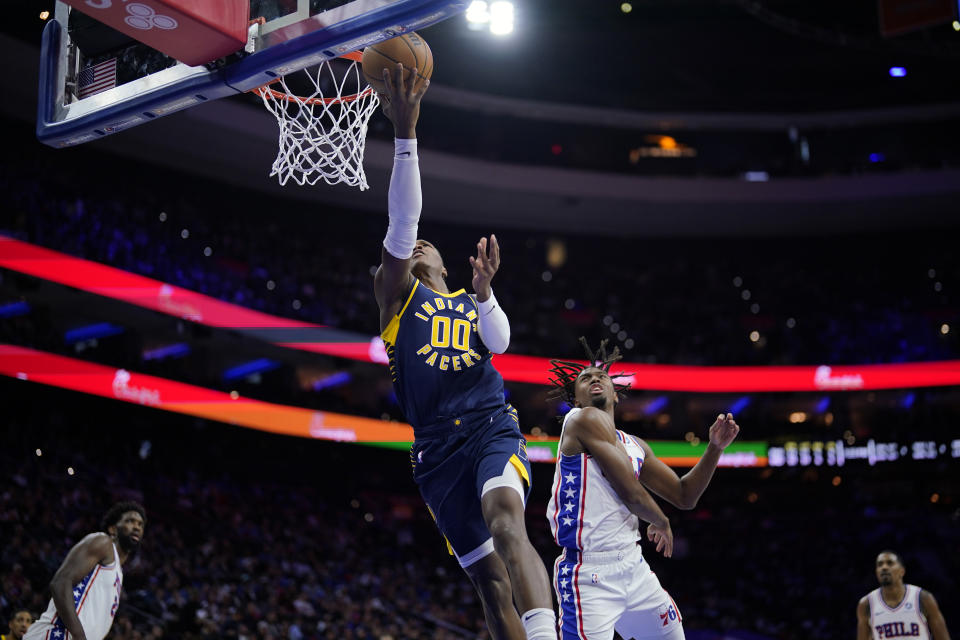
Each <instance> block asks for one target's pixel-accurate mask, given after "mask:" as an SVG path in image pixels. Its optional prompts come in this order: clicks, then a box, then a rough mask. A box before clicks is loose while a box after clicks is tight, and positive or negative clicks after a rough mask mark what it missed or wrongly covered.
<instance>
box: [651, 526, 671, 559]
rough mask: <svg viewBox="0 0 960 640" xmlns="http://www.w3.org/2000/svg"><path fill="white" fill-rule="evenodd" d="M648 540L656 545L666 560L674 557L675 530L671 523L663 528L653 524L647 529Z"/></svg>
mask: <svg viewBox="0 0 960 640" xmlns="http://www.w3.org/2000/svg"><path fill="white" fill-rule="evenodd" d="M647 540H650V541H651V542H655V543H656V545H657V551H660V552H662V553H663V557H664V558H669V557H671V556H673V530H672V529H671V528H670V523H669V522H667V523H666V524H664V525H663V526H658V525H655V524H651V525H650V526H649V527H647Z"/></svg>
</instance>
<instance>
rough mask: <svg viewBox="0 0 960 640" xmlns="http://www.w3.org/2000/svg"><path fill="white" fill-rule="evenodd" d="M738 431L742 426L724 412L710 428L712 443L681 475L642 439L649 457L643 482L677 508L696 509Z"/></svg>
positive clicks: (644, 465)
mask: <svg viewBox="0 0 960 640" xmlns="http://www.w3.org/2000/svg"><path fill="white" fill-rule="evenodd" d="M738 433H740V427H739V426H737V423H736V422H734V420H733V416H732V415H730V414H729V413H728V414H726V416H724V415H722V414H721V415H720V416H719V417H718V418H717V420H716V422H714V423H713V425H712V426H711V427H710V444H709V445H707V450H706V452H705V453H704V454H703V456H701V458H700V460H699V461H697V464H696V465H694V467H693V468H692V469H690V471H688V472H687V473H685V474H684V475H683V477H682V478H681V477H679V476H677V474H676V472H675V471H674V470H673V469H671V468H670V467H668V466H667V465H665V464H664V463H663V462H662V461H661V460H659V459H657V457H656V456H655V455H654V454H653V450H652V449H651V448H650V445H648V444H647V443H646V442H644V441H643V440H641V441H640V446H642V447H643V451H644V453H645V454H646V459H645V460H644V463H643V467H642V468H641V469H640V482H642V483H643V484H644V486H646V487H647V488H648V489H650V490H651V491H653V492H654V493H655V494H657V495H658V496H660V497H661V498H663V499H664V500H666V501H667V502H669V503H670V504H672V505H674V506H675V507H677V508H678V509H693V508H694V507H695V506H697V501H698V500H700V496H702V495H703V492H704V491H706V489H707V485H708V484H710V479H711V478H713V472H714V471H715V470H716V469H717V463H719V462H720V454H722V453H723V450H724V449H726V448H727V446H728V445H729V444H730V443H731V442H733V439H734V438H736V437H737V434H738Z"/></svg>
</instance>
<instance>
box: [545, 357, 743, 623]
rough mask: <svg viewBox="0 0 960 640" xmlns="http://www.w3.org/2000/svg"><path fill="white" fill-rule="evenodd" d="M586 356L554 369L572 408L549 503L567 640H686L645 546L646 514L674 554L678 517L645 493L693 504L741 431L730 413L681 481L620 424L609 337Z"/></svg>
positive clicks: (662, 545)
mask: <svg viewBox="0 0 960 640" xmlns="http://www.w3.org/2000/svg"><path fill="white" fill-rule="evenodd" d="M581 342H583V344H584V347H585V348H587V345H586V342H585V341H584V340H583V339H582V338H581ZM587 356H588V359H589V361H590V362H592V363H594V364H595V366H584V365H582V364H578V363H574V362H562V361H557V360H554V361H553V368H552V369H551V372H552V373H553V374H554V375H555V376H556V378H555V379H554V380H553V382H554V384H555V385H556V386H557V387H558V389H557V390H556V393H555V394H554V395H559V396H562V397H565V398H566V399H567V401H568V402H569V403H570V404H571V405H573V406H574V408H573V409H571V410H570V412H569V413H568V414H567V416H566V417H565V419H564V426H563V431H562V432H561V435H560V443H559V451H558V455H557V467H556V471H555V473H554V479H553V490H552V493H551V498H550V502H549V504H548V506H547V518H548V519H549V521H550V528H551V531H552V532H553V536H554V540H555V541H556V542H557V544H558V545H560V546H561V547H562V548H563V552H562V553H561V554H560V556H559V557H558V558H557V561H556V563H555V565H554V588H555V590H556V593H557V599H558V601H559V603H560V630H561V638H562V639H563V640H568V639H574V638H576V639H582V640H610V639H612V638H613V636H614V630H616V632H617V633H619V634H620V635H621V636H622V637H623V638H626V639H627V640H631V639H635V640H648V639H650V640H652V639H654V638H655V639H657V640H664V639H667V640H682V639H683V638H684V634H683V625H682V623H681V620H682V619H681V617H680V611H679V610H678V609H677V606H676V604H675V603H674V602H673V600H672V599H671V598H670V596H669V595H668V594H667V592H666V590H664V588H663V587H662V586H661V585H660V582H659V580H658V579H657V577H656V575H654V573H653V572H652V571H651V570H650V568H649V566H648V565H647V563H646V562H645V561H644V558H643V554H642V553H641V551H640V546H639V544H640V542H639V538H640V537H641V534H640V531H639V519H640V518H642V519H643V520H645V521H646V522H649V523H650V526H649V527H648V528H647V536H648V538H649V539H650V540H653V541H654V542H656V544H657V547H656V548H657V551H662V552H663V553H664V555H665V556H667V557H670V556H671V555H672V547H673V533H672V531H671V529H670V523H669V521H668V519H667V517H666V516H665V515H664V514H663V512H662V511H661V510H660V508H659V507H658V506H657V504H656V503H655V502H654V501H653V498H652V497H651V496H650V494H649V493H647V491H646V489H650V490H651V491H653V492H654V493H656V494H658V495H659V496H661V497H663V498H665V499H666V500H667V501H668V502H670V503H672V504H674V505H675V506H677V507H679V508H681V509H692V508H693V507H694V505H696V503H697V500H699V498H700V496H701V495H702V494H703V492H704V490H705V489H706V488H707V484H708V483H709V482H710V478H711V477H712V476H713V471H714V469H716V466H717V462H719V459H720V453H721V452H722V451H723V449H724V448H725V447H726V446H727V445H729V444H730V443H731V442H732V441H733V439H734V438H736V436H737V433H739V431H740V428H739V427H738V426H737V423H736V422H734V420H733V416H731V415H730V414H726V416H724V415H720V416H719V417H718V418H717V420H716V422H715V423H714V424H713V426H712V427H710V444H709V445H708V447H707V451H706V453H705V454H704V456H703V457H702V458H701V459H700V461H699V462H698V463H697V464H696V465H695V466H694V467H693V469H691V470H690V472H688V473H687V474H686V475H684V476H683V478H679V477H677V474H676V473H674V472H673V470H671V469H670V468H669V467H668V466H666V465H665V464H664V463H663V462H661V461H660V460H658V459H657V458H656V456H654V455H653V452H652V451H651V450H650V446H649V445H648V444H647V443H646V442H644V441H643V440H641V439H639V438H636V437H634V436H631V435H629V434H626V433H624V432H623V431H620V430H618V429H617V428H616V425H615V424H614V409H615V407H616V404H617V398H618V395H619V392H620V391H623V390H625V389H626V385H621V384H617V383H614V381H613V379H612V378H611V377H610V374H609V369H610V365H611V364H613V362H615V361H616V360H618V359H619V358H620V355H619V350H617V349H614V352H613V355H612V356H611V357H610V358H607V355H606V351H605V349H604V343H601V345H600V352H599V354H595V353H593V352H591V351H590V349H589V348H587ZM644 487H646V489H645V488H644ZM638 517H639V518H638Z"/></svg>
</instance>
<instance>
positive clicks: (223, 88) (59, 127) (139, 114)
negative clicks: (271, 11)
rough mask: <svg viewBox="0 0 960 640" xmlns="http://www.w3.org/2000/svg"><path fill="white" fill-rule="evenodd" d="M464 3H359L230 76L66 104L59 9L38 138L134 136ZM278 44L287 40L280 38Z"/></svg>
mask: <svg viewBox="0 0 960 640" xmlns="http://www.w3.org/2000/svg"><path fill="white" fill-rule="evenodd" d="M466 5H467V2H466V1H465V0H404V1H403V2H389V3H386V2H384V0H355V1H354V2H352V3H350V4H348V5H344V6H342V7H339V8H338V10H339V13H340V16H339V17H341V18H342V19H340V21H338V22H337V23H335V24H333V25H330V26H321V22H323V21H324V16H325V13H321V14H318V15H316V16H313V17H311V18H310V19H309V20H310V21H312V22H315V24H314V25H313V26H314V27H316V30H314V31H310V32H309V33H306V34H304V35H300V36H298V37H295V38H291V39H289V40H286V41H283V42H280V43H278V44H274V45H273V46H270V47H268V48H265V49H261V50H259V51H256V52H255V53H252V54H250V55H247V56H246V57H244V58H242V59H240V60H238V61H236V62H234V63H232V64H228V65H227V66H225V67H223V68H217V69H208V68H207V67H206V66H197V67H191V66H188V65H185V64H182V63H178V64H176V65H175V66H173V67H170V68H168V69H164V70H163V71H159V72H156V73H154V74H151V75H148V76H145V77H143V78H139V79H137V80H134V81H132V82H128V83H126V84H123V85H120V86H117V87H114V88H112V89H108V90H107V91H104V92H102V93H98V94H95V95H92V96H88V97H86V98H83V99H80V100H75V101H72V102H69V103H68V102H67V94H66V90H65V83H66V77H67V74H68V69H67V68H66V66H67V59H66V56H65V55H63V51H64V50H65V47H66V46H67V45H68V44H69V43H68V42H66V41H65V38H68V34H67V31H66V27H65V25H66V24H67V15H68V13H67V9H66V8H65V5H60V4H58V7H57V11H56V14H57V15H56V18H55V19H54V20H51V21H50V22H49V23H47V26H46V27H45V28H44V30H43V37H42V41H41V62H40V78H39V100H38V106H37V138H38V139H39V140H40V141H41V142H43V143H44V144H47V145H49V146H52V147H69V146H74V145H78V144H83V143H85V142H90V141H92V140H96V139H99V138H102V137H105V136H107V135H110V134H112V133H116V132H118V131H122V130H124V129H129V128H131V127H135V126H137V125H140V124H144V123H146V122H149V121H150V120H154V119H156V118H159V117H163V116H166V115H169V114H171V113H176V112H177V111H180V110H182V109H186V108H189V107H193V106H196V105H199V104H203V103H205V102H209V101H211V100H217V99H219V98H223V97H225V96H230V95H235V94H240V93H244V92H246V91H249V90H251V89H254V88H256V87H259V86H261V85H264V84H266V83H268V82H270V81H272V80H275V79H276V78H278V77H280V76H283V75H286V74H288V73H291V72H293V71H297V70H299V69H303V68H305V67H308V66H310V65H314V64H317V63H319V62H321V61H323V60H327V59H330V58H335V57H337V56H340V55H342V54H344V53H348V52H350V51H355V50H357V49H362V48H363V47H365V46H368V45H370V44H374V43H376V42H380V41H382V40H388V39H390V38H393V37H396V36H398V35H400V34H402V33H406V32H408V31H413V30H416V29H423V28H424V27H428V26H430V25H432V24H435V23H437V22H440V21H442V20H445V19H447V18H449V17H452V16H454V15H456V14H458V13H461V12H463V11H464V10H465V9H466ZM268 35H271V36H272V37H273V38H274V39H277V38H278V37H280V36H282V34H278V33H277V32H274V33H273V34H268Z"/></svg>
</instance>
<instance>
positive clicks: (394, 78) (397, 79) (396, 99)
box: [373, 64, 430, 331]
mask: <svg viewBox="0 0 960 640" xmlns="http://www.w3.org/2000/svg"><path fill="white" fill-rule="evenodd" d="M383 81H384V83H385V84H386V87H387V88H386V94H384V95H382V96H381V101H382V104H383V112H384V113H385V114H386V116H387V117H388V118H390V120H391V122H393V133H394V136H395V137H397V138H401V139H413V138H416V137H417V119H418V118H419V117H420V100H421V98H423V94H424V93H425V92H426V90H427V87H428V86H429V85H430V81H429V80H425V81H424V82H422V83H420V84H419V85H416V84H413V83H411V85H410V86H409V87H408V86H407V84H406V82H405V81H404V78H403V66H402V65H400V64H398V65H397V67H396V68H395V69H394V70H393V72H392V73H391V72H390V71H389V70H387V69H384V71H383ZM412 277H413V276H412V275H411V273H410V258H397V257H396V256H393V255H391V254H390V252H389V251H387V250H386V248H385V247H383V248H381V250H380V268H379V269H377V275H376V276H375V277H374V280H373V292H374V295H375V296H376V298H377V304H378V305H379V306H380V330H381V331H382V330H383V329H385V328H386V327H387V325H388V324H389V323H390V319H391V318H392V317H393V316H394V315H396V314H397V312H398V311H399V310H400V305H401V304H402V303H403V301H402V300H401V298H402V297H403V294H404V293H405V292H406V291H408V290H409V289H410V284H411V282H410V281H411V278H412Z"/></svg>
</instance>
